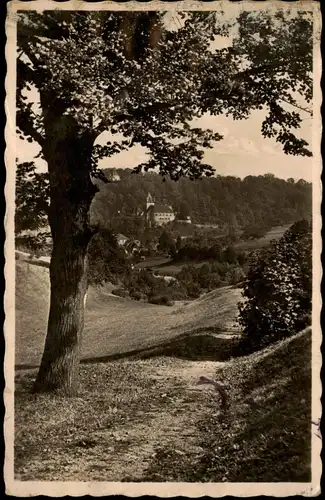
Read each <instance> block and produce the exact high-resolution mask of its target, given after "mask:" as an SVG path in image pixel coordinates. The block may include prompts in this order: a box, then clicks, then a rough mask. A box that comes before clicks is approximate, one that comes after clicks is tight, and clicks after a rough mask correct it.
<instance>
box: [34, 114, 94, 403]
mask: <svg viewBox="0 0 325 500" xmlns="http://www.w3.org/2000/svg"><path fill="white" fill-rule="evenodd" d="M68 125H69V126H67V124H66V123H62V120H61V126H60V130H59V132H60V133H57V131H55V130H54V131H53V130H52V134H51V140H50V141H49V143H48V148H47V150H46V155H45V156H46V157H47V158H46V159H47V161H48V167H49V176H50V199H51V203H50V212H49V223H50V227H51V231H52V237H53V251H52V257H51V264H50V281H51V299H50V311H49V320H48V330H47V337H46V342H45V348H44V353H43V357H42V361H41V366H40V369H39V373H38V376H37V379H36V381H35V384H34V391H35V392H56V393H60V394H62V395H65V396H74V395H76V394H77V389H78V366H79V361H80V350H81V341H82V332H83V326H84V300H85V294H86V291H87V270H86V259H87V247H88V244H89V242H90V239H91V236H92V234H93V233H92V231H91V228H90V226H89V209H90V205H91V202H92V199H93V197H94V195H95V193H96V191H97V190H98V189H97V188H96V186H94V185H93V184H92V182H91V180H90V175H89V174H90V157H91V151H92V141H91V139H90V138H87V137H85V136H82V137H78V134H77V133H76V130H74V127H71V123H69V124H68ZM62 129H63V130H62ZM61 134H62V135H61ZM60 135H61V138H62V139H61V140H60Z"/></svg>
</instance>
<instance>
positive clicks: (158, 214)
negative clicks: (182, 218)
mask: <svg viewBox="0 0 325 500" xmlns="http://www.w3.org/2000/svg"><path fill="white" fill-rule="evenodd" d="M145 217H146V221H147V223H148V224H149V226H154V225H156V226H163V225H164V224H168V222H172V221H173V220H175V218H176V216H175V213H174V210H173V209H172V207H170V206H168V205H164V204H163V203H156V202H155V201H154V199H153V197H152V196H151V194H150V193H148V196H147V202H146V210H145Z"/></svg>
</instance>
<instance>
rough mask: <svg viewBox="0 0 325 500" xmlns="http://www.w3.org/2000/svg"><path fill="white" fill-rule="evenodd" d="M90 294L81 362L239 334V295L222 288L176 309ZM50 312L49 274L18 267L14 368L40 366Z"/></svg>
mask: <svg viewBox="0 0 325 500" xmlns="http://www.w3.org/2000/svg"><path fill="white" fill-rule="evenodd" d="M110 291H111V290H110V289H109V288H107V287H105V288H102V289H90V290H89V294H88V298H87V305H86V312H85V331H84V335H83V346H82V358H83V359H89V360H92V359H95V358H103V357H105V356H107V357H112V356H114V355H120V354H123V353H128V352H130V351H141V350H144V349H147V348H150V347H153V346H157V345H161V344H163V343H164V342H167V341H171V340H173V339H176V338H177V337H178V336H180V335H191V334H192V333H194V332H197V331H204V329H206V330H209V329H216V330H218V331H219V332H221V333H222V332H225V333H228V334H231V333H233V332H236V328H237V327H236V325H235V317H236V308H237V302H238V301H239V300H240V297H241V294H240V290H239V289H236V288H231V287H227V288H220V289H218V290H215V291H212V292H210V293H208V294H206V295H205V296H203V297H201V298H200V299H198V300H195V301H193V302H191V303H188V304H184V305H182V304H178V305H175V306H172V307H167V306H158V305H153V304H147V303H143V302H136V301H134V300H130V299H124V298H120V297H116V296H113V295H111V293H110ZM48 308H49V275H48V269H47V268H45V267H41V266H35V265H33V264H30V263H26V262H22V261H17V262H16V365H17V366H20V367H23V366H25V367H28V366H37V365H38V364H39V362H40V358H41V355H42V352H43V346H44V341H45V334H46V325H47V317H48Z"/></svg>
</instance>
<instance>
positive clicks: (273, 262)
mask: <svg viewBox="0 0 325 500" xmlns="http://www.w3.org/2000/svg"><path fill="white" fill-rule="evenodd" d="M243 296H244V302H241V303H240V304H239V323H240V324H241V325H242V327H243V332H244V336H245V340H244V344H245V343H246V345H247V346H248V348H249V349H256V348H261V347H263V346H265V345H267V344H269V343H270V342H274V341H276V340H279V339H282V338H284V337H289V336H290V335H292V334H294V333H296V332H298V331H300V330H301V329H303V328H304V327H306V326H307V325H308V324H309V323H310V315H311V299H312V227H311V223H310V222H308V221H306V220H302V221H299V222H296V223H295V224H293V225H292V226H291V228H290V229H289V230H288V231H286V233H285V234H284V236H283V237H282V238H281V239H280V240H279V241H274V242H273V243H272V245H271V247H270V248H268V249H265V250H263V251H260V252H255V253H254V254H253V256H252V259H251V262H250V267H249V271H248V275H247V281H246V283H245V286H244V291H243Z"/></svg>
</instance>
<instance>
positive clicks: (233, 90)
mask: <svg viewBox="0 0 325 500" xmlns="http://www.w3.org/2000/svg"><path fill="white" fill-rule="evenodd" d="M164 16H165V14H164V13H163V12H109V11H108V12H85V11H60V10H53V11H50V10H48V11H44V12H42V13H40V12H37V11H28V12H23V11H20V12H18V27H17V49H18V50H17V127H18V133H19V135H20V136H23V137H24V138H25V139H26V140H27V141H29V142H33V141H34V142H36V143H38V144H39V146H40V148H41V152H40V155H41V156H42V157H43V159H44V160H45V161H46V163H47V166H48V176H47V179H48V196H49V204H48V208H47V217H48V222H49V226H50V229H51V235H52V241H53V250H52V256H51V264H50V281H51V299H50V311H49V321H48V330H47V337H46V342H45V348H44V353H43V357H42V361H41V366H40V370H39V373H38V376H37V379H36V382H35V386H34V389H35V391H48V392H54V391H58V392H60V393H61V394H64V395H75V394H76V393H77V381H78V367H79V360H80V346H81V340H82V332H83V323H84V296H85V293H86V290H87V249H88V245H89V243H90V241H91V239H92V237H93V236H94V234H95V228H93V227H92V226H91V224H90V216H89V213H90V206H91V203H92V201H93V198H94V196H95V195H96V193H97V192H98V190H99V187H98V182H97V183H96V182H94V178H100V179H101V180H103V181H104V182H105V177H104V175H103V173H102V172H100V171H99V169H98V159H99V158H103V157H104V156H113V155H114V154H116V153H118V152H120V151H125V150H128V149H129V148H131V147H132V146H134V145H141V146H143V147H145V148H147V152H148V155H149V159H148V161H147V162H146V163H142V164H140V165H138V166H137V167H136V169H135V172H138V173H139V172H140V171H142V170H145V171H147V170H149V169H154V168H156V169H157V170H158V171H159V173H160V174H161V175H162V177H166V176H169V177H171V178H172V179H173V180H177V179H179V178H180V177H181V176H183V175H185V176H187V177H189V178H190V179H197V178H200V177H201V176H202V175H213V169H212V167H210V166H209V165H206V164H204V163H203V161H202V160H203V157H204V149H205V148H211V147H213V145H214V144H215V143H216V142H217V141H219V140H221V139H222V136H221V135H220V134H218V133H214V132H213V131H211V130H203V129H201V128H199V127H195V126H194V125H193V120H195V119H197V118H200V117H202V116H203V115H204V114H205V113H206V112H209V113H210V114H212V115H220V114H222V113H226V114H227V115H231V116H233V117H234V118H235V119H245V118H247V117H248V116H249V114H250V113H251V112H252V111H254V110H263V111H265V119H264V120H263V123H262V129H261V132H262V135H263V136H264V137H274V138H276V139H277V141H278V142H280V143H281V144H282V146H283V149H284V152H285V153H286V154H295V155H305V156H306V155H307V156H310V155H311V153H310V151H309V149H308V144H307V142H306V141H305V140H303V139H301V138H299V137H297V136H296V135H295V133H294V132H295V130H297V129H298V128H299V127H300V123H301V118H300V115H299V112H297V111H296V110H297V109H298V110H301V106H300V104H299V103H300V99H302V100H303V101H305V102H307V103H308V102H310V101H311V98H312V81H313V80H312V22H311V20H310V18H309V16H308V14H305V13H298V14H295V15H292V14H291V13H290V10H288V12H287V13H286V12H285V11H283V10H279V12H278V13H277V14H276V15H273V13H272V14H269V13H267V12H260V13H251V14H250V13H247V12H243V13H241V14H240V16H239V18H238V20H237V23H236V24H237V27H238V33H237V35H236V36H235V37H234V38H233V42H232V45H231V46H229V47H227V48H221V49H220V48H218V47H215V48H214V45H213V42H214V41H215V38H216V37H218V36H223V35H227V33H228V31H227V27H225V23H224V21H223V18H222V14H221V13H218V12H187V13H179V18H180V19H181V22H180V23H179V25H178V26H177V29H170V28H168V26H167V24H168V23H167V22H166V20H165V19H164ZM298 49H299V55H297V50H298ZM261 82H262V83H263V84H262V83H261ZM35 95H37V96H38V99H36V98H35ZM298 96H300V97H299V99H298V101H297V98H298ZM33 100H34V101H37V100H38V102H33ZM107 131H108V132H110V133H111V137H112V138H111V140H109V141H108V142H107V144H106V145H104V146H99V145H98V144H95V143H96V139H97V138H98V136H99V135H100V134H101V133H102V132H107ZM44 195H45V193H44V192H42V190H41V189H40V190H38V193H37V196H39V197H40V198H42V197H43V196H44ZM46 195H47V193H46Z"/></svg>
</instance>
